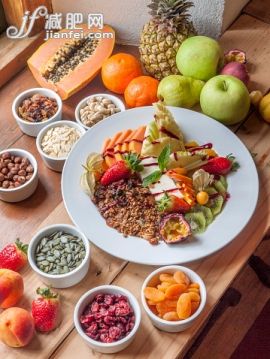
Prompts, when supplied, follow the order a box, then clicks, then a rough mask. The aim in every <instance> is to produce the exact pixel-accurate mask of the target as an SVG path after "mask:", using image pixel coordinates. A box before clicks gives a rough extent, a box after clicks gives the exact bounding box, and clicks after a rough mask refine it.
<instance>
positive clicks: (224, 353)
mask: <svg viewBox="0 0 270 359" xmlns="http://www.w3.org/2000/svg"><path fill="white" fill-rule="evenodd" d="M255 255H258V256H259V257H261V258H262V259H263V260H264V261H266V263H269V258H270V241H269V240H268V241H264V242H262V243H261V244H260V246H259V248H258V249H257V250H256V252H255ZM231 286H232V287H233V288H235V289H236V290H238V291H239V292H240V293H241V295H242V297H241V300H240V302H239V303H238V305H236V306H235V307H229V308H228V309H227V310H226V311H225V313H223V315H222V316H221V317H220V318H219V319H218V320H217V321H216V322H215V324H214V325H213V327H212V328H211V329H210V330H209V332H208V333H207V335H206V336H205V337H204V339H203V342H202V344H201V345H199V346H198V347H197V349H196V351H195V352H194V354H193V355H192V356H191V358H192V359H201V358H215V359H219V358H220V359H224V358H230V357H231V355H232V353H233V352H234V350H235V349H236V348H237V346H238V345H239V343H240V342H241V340H242V339H243V337H244V336H245V334H246V333H247V331H248V330H249V328H250V327H251V326H252V324H253V323H254V321H255V320H256V318H257V316H258V315H259V314H260V312H261V310H262V309H263V307H264V305H265V303H266V302H267V301H268V299H269V298H270V293H269V288H267V287H265V286H264V285H263V284H262V283H261V282H260V281H259V280H258V277H257V276H256V274H255V272H254V271H253V270H252V269H251V268H250V266H249V265H246V266H245V267H244V269H243V270H242V271H241V273H240V274H239V275H238V276H237V278H236V279H235V281H234V282H233V283H232V285H231ZM213 343H215V345H213Z"/></svg>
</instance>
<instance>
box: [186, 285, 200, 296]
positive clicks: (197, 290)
mask: <svg viewBox="0 0 270 359" xmlns="http://www.w3.org/2000/svg"><path fill="white" fill-rule="evenodd" d="M187 291H188V292H189V293H190V292H193V293H198V294H200V289H198V288H192V287H191V288H190V287H189V288H188V289H187Z"/></svg>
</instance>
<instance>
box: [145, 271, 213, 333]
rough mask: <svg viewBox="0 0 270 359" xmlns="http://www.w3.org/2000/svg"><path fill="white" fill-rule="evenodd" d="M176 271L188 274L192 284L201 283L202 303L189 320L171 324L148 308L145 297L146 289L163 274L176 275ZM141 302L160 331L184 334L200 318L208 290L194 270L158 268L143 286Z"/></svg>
mask: <svg viewBox="0 0 270 359" xmlns="http://www.w3.org/2000/svg"><path fill="white" fill-rule="evenodd" d="M176 271H182V272H184V273H186V275H187V276H188V277H189V278H190V280H191V282H195V283H199V285H200V295H201V303H200V306H199V308H198V309H197V310H196V312H195V313H194V314H193V315H192V316H191V317H189V318H188V319H185V320H179V321H175V322H169V321H167V320H164V319H162V318H160V317H158V316H157V315H155V314H154V313H153V312H152V311H151V309H150V308H149V307H148V304H147V302H146V299H145V296H144V289H145V287H147V286H155V285H156V283H157V281H158V277H159V275H160V274H161V273H174V272H176ZM141 301H142V304H143V308H144V310H145V311H146V314H147V315H148V317H149V318H150V320H151V322H152V323H153V325H154V326H155V327H157V328H158V329H160V330H163V331H165V332H171V333H174V332H182V331H184V330H186V329H188V328H189V327H191V326H192V324H193V323H194V322H195V320H196V319H197V318H198V316H199V315H200V314H201V312H202V311H203V309H204V307H205V304H206V288H205V285H204V282H203V280H202V279H201V277H200V276H199V275H198V274H197V273H195V272H194V271H193V270H191V269H189V268H187V267H182V266H177V265H174V266H166V267H161V268H158V269H157V270H155V271H154V272H152V273H151V274H150V275H149V276H148V277H147V278H146V279H145V281H144V283H143V286H142V290H141Z"/></svg>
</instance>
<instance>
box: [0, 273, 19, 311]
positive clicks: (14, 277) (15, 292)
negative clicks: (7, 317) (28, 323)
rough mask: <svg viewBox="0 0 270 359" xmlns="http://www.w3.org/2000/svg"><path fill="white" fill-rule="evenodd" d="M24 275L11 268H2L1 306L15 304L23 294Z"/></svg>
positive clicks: (6, 306)
mask: <svg viewBox="0 0 270 359" xmlns="http://www.w3.org/2000/svg"><path fill="white" fill-rule="evenodd" d="M23 290H24V286H23V279H22V276H21V275H20V274H19V273H17V272H14V271H12V270H10V269H0V308H3V309H5V308H9V307H12V306H14V305H15V304H16V303H17V302H18V301H19V300H20V299H21V297H22V295H23Z"/></svg>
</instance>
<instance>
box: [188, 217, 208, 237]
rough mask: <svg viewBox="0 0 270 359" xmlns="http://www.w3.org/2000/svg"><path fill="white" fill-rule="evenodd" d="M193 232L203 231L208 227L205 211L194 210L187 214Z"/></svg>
mask: <svg viewBox="0 0 270 359" xmlns="http://www.w3.org/2000/svg"><path fill="white" fill-rule="evenodd" d="M185 219H186V221H187V222H188V223H189V225H190V228H191V231H192V233H193V234H197V233H203V232H204V231H205V229H206V219H205V216H204V214H203V212H194V213H193V212H192V213H187V214H186V215H185Z"/></svg>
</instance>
